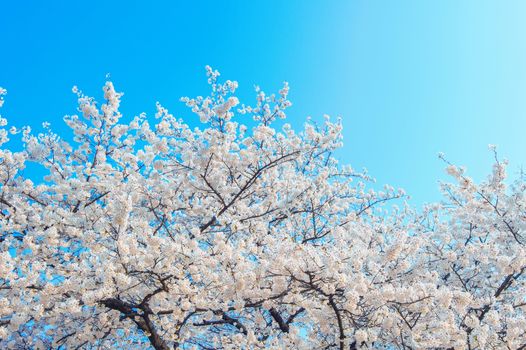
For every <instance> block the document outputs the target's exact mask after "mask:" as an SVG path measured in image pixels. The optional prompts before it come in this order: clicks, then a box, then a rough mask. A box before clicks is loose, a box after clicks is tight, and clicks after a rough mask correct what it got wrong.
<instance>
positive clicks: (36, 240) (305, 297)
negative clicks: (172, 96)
mask: <svg viewBox="0 0 526 350" xmlns="http://www.w3.org/2000/svg"><path fill="white" fill-rule="evenodd" d="M207 76H208V82H209V84H210V87H211V92H210V94H209V96H207V97H197V98H183V99H182V101H183V102H184V103H185V104H186V105H187V106H188V107H189V108H190V109H191V111H192V112H194V113H195V114H196V115H197V116H198V117H199V120H200V122H201V123H202V125H203V127H202V128H191V127H190V126H188V125H187V124H185V123H184V122H183V121H182V120H180V119H177V118H176V117H174V116H173V115H172V114H170V113H169V111H168V110H167V109H166V108H164V107H162V106H161V105H160V104H157V113H156V115H155V119H154V118H147V117H146V115H144V114H141V115H139V116H136V117H134V118H131V119H130V120H129V121H128V122H125V119H126V118H124V117H122V115H121V114H120V112H119V105H120V101H121V97H122V94H121V93H118V92H116V91H115V89H114V87H113V84H112V83H111V82H107V83H106V85H105V86H104V88H103V91H104V99H105V102H104V103H103V104H102V105H100V106H99V105H98V104H97V103H96V101H95V100H94V99H93V98H91V97H88V96H86V95H84V94H83V93H82V92H81V91H80V90H78V89H77V88H74V89H73V90H74V93H75V94H76V95H77V96H78V114H79V115H72V116H66V117H65V118H64V120H65V122H66V124H67V125H68V126H69V128H70V129H71V132H72V137H71V140H70V141H68V137H66V135H62V136H60V135H57V134H55V133H54V132H53V131H52V130H51V128H50V127H49V125H47V124H46V125H45V131H44V132H43V133H40V134H38V135H34V134H33V133H32V131H31V129H30V128H28V127H25V128H22V129H20V130H18V129H16V128H10V129H6V124H7V121H6V120H5V119H1V123H0V124H1V125H2V127H3V128H2V129H1V130H0V143H1V144H2V145H3V148H2V149H1V150H0V152H1V153H0V160H1V161H0V183H1V188H0V190H1V194H0V209H1V211H0V220H1V225H2V231H1V233H0V249H1V251H0V253H1V254H2V255H1V258H0V346H2V347H6V348H15V349H19V348H20V349H24V348H36V349H48V348H60V349H78V348H88V349H91V348H155V349H192V348H195V349H223V348H224V349H238V348H247V349H248V348H250V349H258V348H275V349H283V348H291V349H323V348H327V349H331V348H334V349H358V348H398V349H423V348H426V349H446V348H450V349H453V348H470V349H483V348H510V349H517V348H526V345H525V344H526V335H525V333H524V331H523V330H524V329H526V324H525V322H526V318H525V317H524V314H523V310H524V305H525V303H526V300H525V299H524V295H525V293H524V277H523V272H524V269H525V268H526V260H525V259H526V255H525V254H524V253H525V251H524V242H525V240H526V237H523V231H524V228H525V217H524V215H525V214H524V213H525V211H524V205H525V197H524V189H525V187H524V184H523V182H522V181H518V182H517V183H516V184H514V185H513V186H511V188H507V187H506V185H505V176H504V168H505V164H504V163H503V162H498V161H497V162H496V165H495V168H494V172H493V174H492V176H491V177H490V178H489V180H488V181H487V182H485V183H483V184H481V185H476V184H474V183H473V181H471V180H470V179H469V178H467V177H466V175H465V174H464V172H463V171H462V169H461V168H458V167H455V166H452V165H450V166H449V168H448V171H449V172H450V173H451V174H452V175H453V176H454V177H455V179H456V180H457V181H458V184H456V185H452V184H449V185H444V186H443V190H444V193H445V202H444V203H443V204H436V205H430V206H429V207H427V208H426V209H425V210H424V211H423V212H422V213H417V212H415V211H414V210H411V209H410V208H408V207H407V206H405V205H403V206H400V207H396V206H389V207H387V206H385V205H384V204H385V203H386V202H387V201H390V200H393V199H399V198H402V197H404V193H403V192H401V191H396V190H394V189H393V188H391V187H389V186H386V187H385V190H383V191H373V190H371V189H368V186H367V184H368V182H369V181H370V180H371V179H370V178H369V177H368V175H367V174H366V173H364V172H356V171H354V170H353V169H352V168H351V167H349V166H343V165H340V164H339V163H338V161H337V159H336V158H335V157H334V155H333V153H334V151H335V150H337V149H338V148H339V147H341V141H342V136H341V123H340V122H332V121H331V120H330V119H329V118H328V117H327V118H325V121H324V122H323V123H322V124H316V123H314V122H307V123H306V124H305V127H304V130H303V131H302V132H300V133H297V132H295V131H294V130H293V129H292V128H291V127H290V125H288V124H283V123H282V122H280V123H278V122H277V121H276V120H277V119H284V118H285V110H286V109H287V108H288V107H289V106H290V102H289V101H288V99H287V95H288V86H287V85H286V84H285V85H284V86H283V88H282V89H281V90H280V91H279V94H277V95H266V94H265V93H264V92H263V91H261V90H259V89H257V91H256V93H257V99H256V103H255V105H253V106H249V105H244V104H240V102H239V100H238V99H237V98H236V97H235V91H236V88H237V83H236V82H234V81H229V80H227V81H225V82H224V83H222V82H220V81H219V73H218V72H217V71H214V70H212V69H211V68H209V67H207ZM1 93H2V94H5V90H1ZM250 117H251V118H252V119H253V121H247V122H245V123H244V124H243V123H241V121H242V120H243V118H250ZM245 124H248V125H249V126H246V125H245ZM278 124H281V125H282V126H281V127H278V126H277V125H278ZM10 134H13V135H20V136H21V139H22V141H23V144H24V147H23V149H22V150H21V151H14V150H10V149H9V148H6V146H7V145H6V143H7V142H8V138H9V135H10ZM34 163H36V164H38V165H40V166H41V167H43V168H44V169H45V170H46V176H45V178H44V179H43V180H42V181H36V179H35V178H32V177H31V176H28V175H26V174H25V171H24V169H25V167H26V166H27V165H28V164H34Z"/></svg>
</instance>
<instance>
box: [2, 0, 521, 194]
mask: <svg viewBox="0 0 526 350" xmlns="http://www.w3.org/2000/svg"><path fill="white" fill-rule="evenodd" d="M525 18H526V2H525V1H482V0H477V1H475V0H473V1H461V0H449V1H372V0H368V1H352V0H349V1H332V0H331V1H321V0H320V1H307V0H302V1H301V0H296V1H288V0H287V1H285V0H281V1H241V0H239V1H184V2H183V1H144V2H133V1H120V2H119V1H46V2H44V1H10V2H7V1H3V2H1V3H0V30H1V34H0V86H3V87H5V88H7V89H8V91H9V94H8V96H7V98H6V103H5V105H4V108H3V110H2V115H4V116H5V117H7V118H8V119H9V120H10V122H11V123H12V124H15V125H18V126H21V125H24V124H30V125H32V126H39V125H40V124H41V123H42V122H43V121H49V122H51V123H52V126H53V128H54V129H57V130H59V131H60V130H64V127H63V123H62V117H63V116H64V115H65V114H74V113H75V112H76V111H75V108H76V99H75V96H74V95H73V94H72V93H71V87H72V86H73V85H78V86H79V88H81V89H82V90H83V91H84V92H85V93H87V94H91V95H95V96H101V87H102V84H103V83H104V80H105V75H106V73H111V77H112V80H113V81H114V83H115V85H116V87H117V89H118V90H120V91H124V93H125V96H124V100H123V112H124V113H125V114H128V115H136V114H139V113H140V112H143V111H145V112H147V113H149V114H153V112H154V109H155V102H156V101H160V102H161V103H162V104H163V105H164V106H166V107H168V108H169V109H170V110H171V111H172V112H174V113H175V114H176V115H178V116H182V117H184V118H193V116H192V115H190V114H189V113H188V112H187V111H186V109H185V108H184V106H182V104H181V103H180V102H179V97H181V96H183V95H188V96H196V95H200V94H201V95H202V94H205V93H206V92H207V88H206V80H205V79H204V66H205V65H206V64H209V65H211V66H213V67H214V68H216V69H219V70H220V71H221V73H222V77H223V78H225V79H234V80H237V81H239V83H240V94H241V96H242V97H245V96H246V97H247V98H249V99H250V100H249V102H251V101H253V100H252V91H253V85H254V84H258V85H260V86H261V87H262V88H263V89H264V90H265V91H267V92H272V91H277V90H278V89H279V88H280V86H281V82H282V81H284V80H286V81H288V82H289V83H290V85H291V95H290V96H291V99H292V102H293V103H294V106H293V107H292V108H291V109H290V110H289V111H290V112H289V118H290V119H289V121H290V122H291V123H292V124H293V125H294V126H295V127H297V128H299V127H300V126H301V125H302V123H303V121H304V120H305V118H306V117H307V116H312V117H313V118H314V119H318V118H320V119H321V116H322V115H323V114H324V113H327V114H330V115H332V116H334V117H336V116H341V117H342V118H343V123H344V127H345V132H344V134H345V147H344V148H343V149H342V150H341V152H340V153H339V155H338V157H340V158H341V159H342V162H345V163H350V164H351V165H353V166H354V167H355V168H361V167H367V168H368V169H369V172H370V174H371V175H373V176H374V177H376V178H377V180H378V182H379V183H389V184H391V185H393V186H395V187H403V188H405V189H406V191H407V192H408V193H410V194H411V195H412V197H413V199H414V202H415V203H422V202H427V201H434V200H437V199H438V198H439V192H438V184H437V181H438V180H439V179H441V178H445V176H444V175H443V167H444V164H443V163H442V162H441V161H439V160H438V159H437V156H436V155H437V153H438V152H439V151H442V152H445V153H446V155H447V157H448V158H449V159H450V160H451V161H453V162H455V163H459V164H464V165H466V166H467V167H468V170H469V172H470V174H472V175H473V176H474V177H475V178H476V179H482V178H483V177H484V176H485V175H486V174H487V173H488V172H489V171H490V169H491V168H490V166H491V162H492V155H491V153H490V152H489V151H488V150H487V145H488V144H489V143H492V144H497V145H498V146H499V153H500V154H501V155H502V156H503V157H506V158H509V159H510V162H511V168H510V172H511V173H516V172H518V170H519V168H520V166H521V165H522V164H524V162H525V160H526V155H525V153H524V150H525V149H526V138H525V137H524V131H525V130H526V38H525V34H526V20H525Z"/></svg>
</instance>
